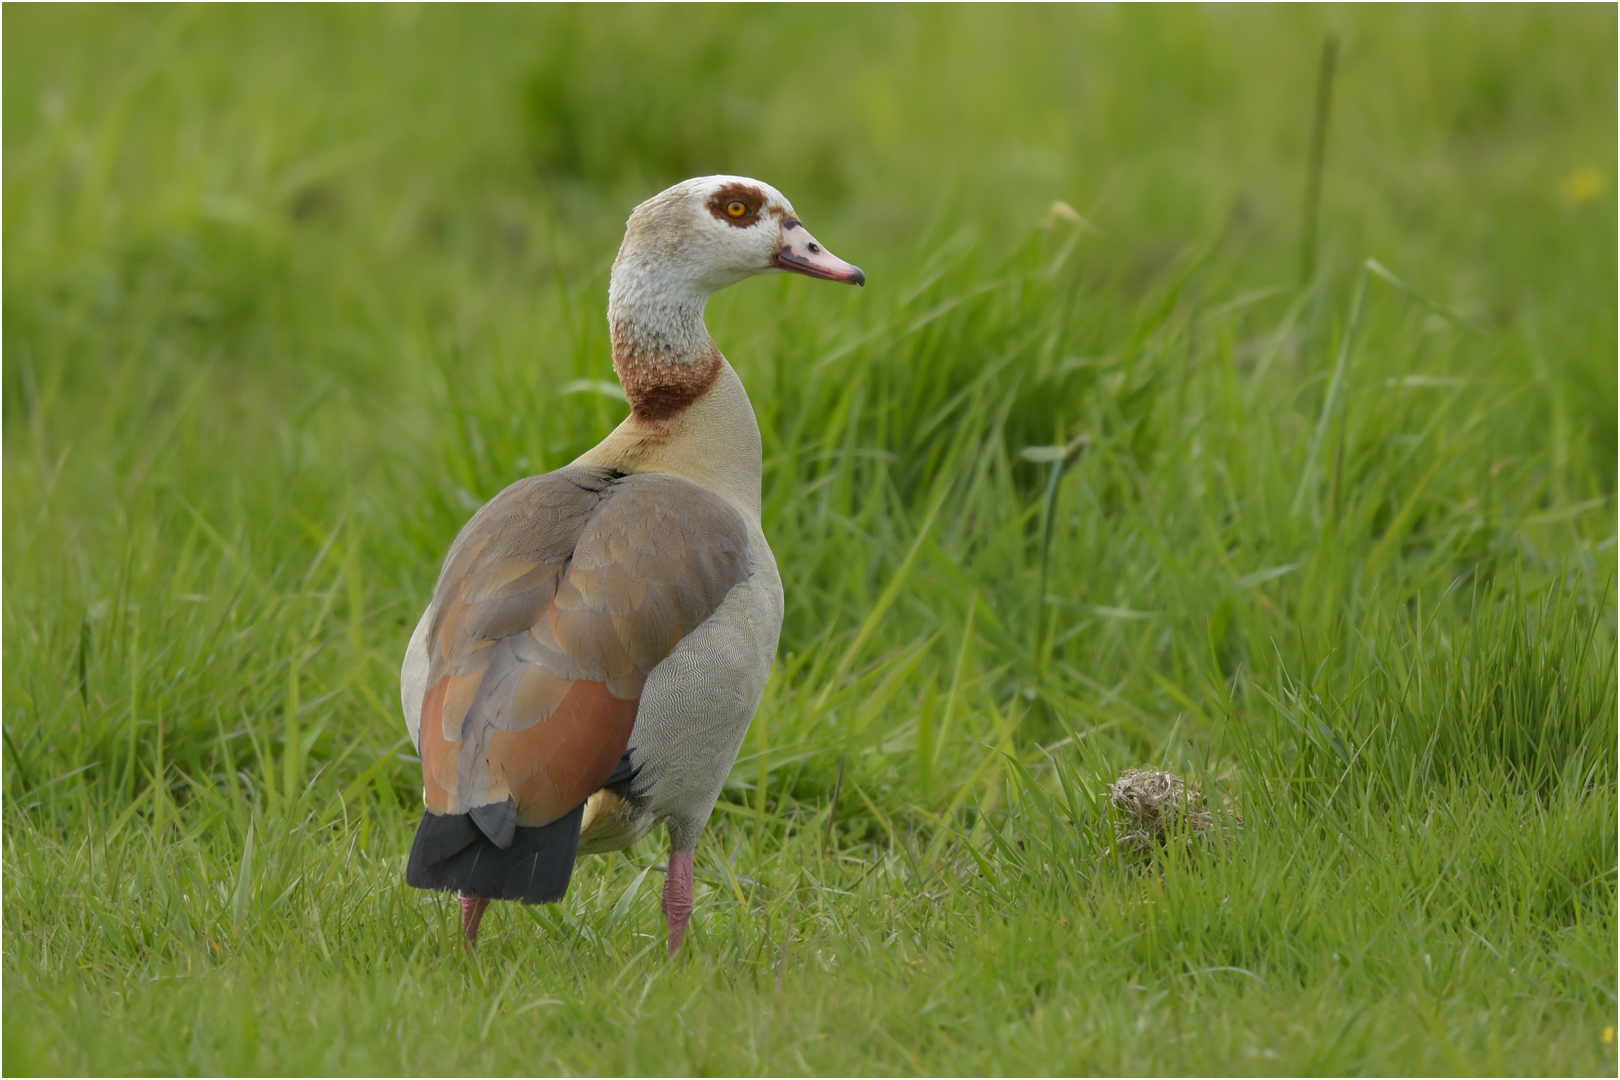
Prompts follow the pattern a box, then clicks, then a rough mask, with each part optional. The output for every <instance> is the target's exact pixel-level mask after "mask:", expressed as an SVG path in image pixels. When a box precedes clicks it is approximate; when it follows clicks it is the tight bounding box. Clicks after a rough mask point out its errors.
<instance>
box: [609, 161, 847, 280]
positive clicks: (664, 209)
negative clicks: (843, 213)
mask: <svg viewBox="0 0 1620 1080" xmlns="http://www.w3.org/2000/svg"><path fill="white" fill-rule="evenodd" d="M783 272H786V273H793V274H805V275H807V276H809V277H815V278H822V279H824V280H827V281H839V282H847V283H849V284H853V285H864V284H865V283H866V275H865V274H863V273H862V272H861V269H860V267H858V266H853V265H851V264H849V263H847V262H845V261H844V260H843V259H840V258H839V257H838V256H836V255H834V254H833V253H832V252H830V251H828V250H827V249H826V248H825V247H823V246H822V245H821V244H820V243H819V242H818V241H817V240H816V238H815V237H814V236H811V235H810V232H809V230H808V229H806V228H805V227H804V224H803V223H802V222H800V220H799V215H798V214H797V213H795V212H794V210H793V204H792V203H790V202H788V200H787V196H785V195H783V194H782V193H781V192H780V191H777V190H776V189H775V188H773V187H772V186H771V185H769V184H767V183H764V182H763V181H760V180H753V179H750V178H748V177H746V176H702V177H697V178H696V179H692V180H685V181H682V182H681V183H679V184H676V185H675V186H674V187H671V188H668V189H666V190H664V191H661V192H659V193H658V194H657V195H654V196H653V197H652V198H650V199H648V200H647V201H646V202H644V203H642V204H641V205H640V206H638V207H636V208H635V210H634V211H633V212H632V213H631V214H630V221H629V223H628V224H627V225H626V227H625V234H624V244H623V246H621V247H620V249H619V257H618V258H617V259H616V260H614V263H613V278H612V284H611V285H610V287H609V305H610V308H621V309H622V308H623V307H624V306H625V305H626V304H632V305H636V306H640V305H642V304H650V305H652V306H657V307H664V306H666V305H669V306H684V305H685V303H686V302H690V301H693V300H696V301H698V302H699V303H701V302H702V301H703V300H706V299H707V298H708V297H709V295H711V294H712V293H714V292H716V291H717V290H720V289H723V288H725V287H726V286H728V285H735V284H736V283H737V282H739V281H742V280H743V279H744V278H749V277H753V276H754V275H756V274H772V273H783Z"/></svg>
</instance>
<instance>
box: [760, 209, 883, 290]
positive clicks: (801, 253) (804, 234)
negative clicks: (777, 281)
mask: <svg viewBox="0 0 1620 1080" xmlns="http://www.w3.org/2000/svg"><path fill="white" fill-rule="evenodd" d="M776 266H777V269H779V270H786V271H788V272H790V273H794V274H804V275H806V276H807V277H813V278H822V279H823V280H826V281H842V282H846V283H848V284H852V285H865V284H866V275H865V274H863V273H862V272H861V268H860V267H858V266H853V265H851V264H849V263H847V262H845V261H844V260H843V259H840V258H839V257H838V256H836V255H834V254H833V253H832V252H830V251H828V250H827V249H826V248H824V247H822V246H821V245H820V244H819V243H817V242H816V238H815V237H813V236H811V235H810V232H809V230H807V229H806V228H805V227H804V226H803V225H801V224H799V219H798V218H788V219H787V220H786V221H784V222H782V247H781V249H780V250H779V251H777V253H776Z"/></svg>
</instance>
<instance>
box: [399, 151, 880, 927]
mask: <svg viewBox="0 0 1620 1080" xmlns="http://www.w3.org/2000/svg"><path fill="white" fill-rule="evenodd" d="M784 270H785V271H791V272H793V273H798V274H807V275H809V276H810V277H817V278H824V279H826V280H828V281H842V282H851V283H853V284H856V285H863V284H865V282H866V275H864V274H863V273H861V271H860V269H859V268H858V267H855V266H851V265H850V264H849V263H847V262H844V261H843V260H842V259H839V258H837V257H835V256H834V255H833V254H832V253H831V252H829V251H827V250H826V249H825V248H823V247H822V246H821V245H820V244H818V243H817V242H816V240H815V238H814V237H812V236H811V235H810V234H809V233H808V232H807V231H806V230H805V228H804V226H803V225H801V224H800V223H799V219H798V216H797V215H796V214H795V213H794V212H793V206H792V205H791V204H790V203H789V202H788V201H787V199H786V198H784V197H783V196H782V194H781V193H780V192H778V191H777V190H776V189H775V188H773V187H771V186H770V185H769V184H763V183H761V182H759V181H758V180H750V179H747V178H745V177H739V176H707V177H702V178H699V179H695V180H687V181H685V182H684V183H680V184H676V185H675V186H674V187H672V188H670V189H669V190H667V191H664V192H662V193H660V194H658V195H655V196H653V197H652V198H651V199H648V200H647V201H646V202H644V203H642V204H641V205H640V206H638V207H636V208H635V211H634V212H633V213H631V215H630V220H629V223H628V224H627V226H626V228H625V234H624V243H623V245H622V246H621V247H620V248H619V256H618V258H617V259H615V260H614V263H613V274H612V279H611V282H610V284H609V286H608V325H609V329H610V335H611V340H612V343H613V369H614V371H615V372H617V373H618V376H619V381H620V382H621V383H623V384H624V393H625V397H626V398H627V399H628V400H629V403H630V409H631V411H630V415H629V416H628V417H627V418H626V419H625V421H624V422H623V423H622V424H620V425H619V426H618V427H617V428H615V429H614V431H613V432H612V434H610V435H609V436H608V437H607V438H606V439H603V440H602V442H601V443H599V444H598V445H597V446H596V447H595V448H594V449H592V450H590V451H588V452H587V453H585V454H584V455H582V456H581V457H579V458H578V459H577V460H575V461H574V462H573V463H572V464H570V465H567V466H565V467H563V468H561V469H558V470H557V471H556V472H551V473H547V474H546V475H544V476H531V477H529V478H528V479H526V480H519V481H518V482H517V483H515V484H513V485H512V486H510V487H508V488H507V489H506V490H505V491H503V492H501V493H500V494H499V495H497V496H495V498H493V499H491V500H490V501H489V502H488V503H487V504H485V506H484V508H483V509H481V510H479V511H478V513H476V514H474V515H473V518H472V520H471V521H469V522H468V523H467V524H466V526H465V527H464V528H463V529H462V530H461V535H459V536H457V537H456V541H455V543H454V544H452V545H451V546H450V553H449V555H447V556H446V557H445V561H444V569H443V570H442V571H441V572H440V574H439V583H438V585H437V586H436V587H435V588H434V590H433V600H432V602H431V603H429V604H428V607H427V610H426V611H425V612H423V613H422V618H421V621H420V622H418V623H417V625H416V631H415V632H414V633H413V634H412V635H411V641H410V645H409V646H408V647H407V648H406V651H405V663H404V667H403V668H402V669H401V671H400V697H401V700H402V703H403V705H404V710H405V721H406V725H407V726H408V727H409V729H410V733H411V741H412V742H413V743H415V744H416V748H417V751H418V753H419V754H420V755H421V758H422V797H423V801H424V803H425V804H426V806H427V809H426V812H425V813H423V815H422V823H421V825H420V826H419V827H418V828H417V831H416V840H415V843H414V844H413V845H412V847H411V855H410V861H409V864H408V865H407V868H406V871H405V880H406V881H407V882H408V883H409V884H411V885H414V886H416V887H417V888H420V889H442V890H452V889H453V890H455V891H456V892H458V893H459V894H460V897H461V907H462V930H463V932H464V934H465V935H466V938H467V941H468V942H469V943H476V942H477V939H478V924H479V920H480V919H481V918H482V917H483V913H484V909H485V907H487V906H488V904H489V901H490V900H491V899H497V900H520V901H522V902H524V903H528V904H540V903H552V902H555V901H558V900H561V899H562V898H563V896H564V894H565V893H566V892H567V891H568V881H569V878H570V877H571V875H572V874H573V866H574V859H575V856H576V854H577V853H581V852H601V851H614V850H617V849H619V848H623V847H627V846H628V845H630V844H633V843H635V842H636V841H637V840H639V839H640V838H641V837H643V836H645V835H646V834H647V832H648V831H649V830H650V829H652V828H653V826H654V825H656V824H658V823H659V822H663V823H664V824H665V825H666V826H668V829H669V848H670V852H669V867H668V873H667V876H666V878H665V881H664V896H663V910H664V916H665V920H666V922H667V924H668V930H669V939H668V946H669V952H670V954H671V955H673V954H674V953H675V952H676V950H678V949H679V948H680V946H681V940H682V938H683V937H684V936H685V933H686V924H687V920H688V919H689V918H690V916H691V913H692V856H693V852H694V851H695V849H696V846H697V841H698V836H699V835H700V834H702V832H703V829H704V826H705V825H707V824H708V820H709V815H710V814H712V813H713V812H714V804H715V800H716V799H717V798H719V795H720V787H721V785H722V784H723V783H724V782H725V779H726V774H727V773H728V772H729V771H730V769H731V764H732V762H733V760H735V758H736V756H737V748H738V747H739V746H740V745H741V743H742V739H743V735H744V734H745V733H746V732H747V730H748V724H749V722H750V721H751V720H752V719H753V716H754V710H755V709H756V708H758V706H759V699H760V695H761V694H762V693H763V691H764V689H765V679H766V676H767V675H768V674H769V673H770V670H771V663H772V661H773V659H774V658H775V655H776V643H777V637H778V635H779V634H780V633H781V629H782V579H781V577H780V576H779V575H778V574H777V571H776V560H775V559H774V558H773V557H772V555H771V549H770V546H769V545H768V544H767V543H766V542H765V534H764V532H763V531H761V528H760V499H761V496H760V471H761V461H760V435H759V424H758V422H757V421H756V420H755V419H754V410H753V407H752V406H751V405H750V404H749V401H748V394H747V392H746V391H745V390H744V389H743V385H742V382H741V381H740V380H739V379H738V378H737V374H736V372H734V371H733V370H732V369H731V365H730V364H728V363H726V359H725V357H724V356H722V355H721V354H720V350H719V349H718V348H717V347H716V346H715V344H714V340H713V339H712V338H711V337H710V336H709V332H708V330H707V329H706V328H705V326H704V323H703V309H704V306H705V304H706V303H707V302H708V299H709V296H710V295H711V294H712V293H714V292H715V291H716V290H718V289H723V288H725V287H726V286H727V285H733V284H735V283H737V282H739V281H741V280H743V279H744V278H747V277H752V276H753V275H755V274H769V273H775V272H777V271H784Z"/></svg>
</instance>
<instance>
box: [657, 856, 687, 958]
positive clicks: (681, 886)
mask: <svg viewBox="0 0 1620 1080" xmlns="http://www.w3.org/2000/svg"><path fill="white" fill-rule="evenodd" d="M674 848H675V846H674V845H673V844H671V845H670V852H669V873H668V874H667V875H666V876H665V878H664V904H663V908H664V921H665V922H666V923H668V924H669V955H671V956H674V955H675V954H676V953H677V952H679V951H680V949H681V941H682V940H683V939H684V938H685V937H686V923H687V920H688V919H690V918H691V917H692V852H690V851H676V850H675V849H674Z"/></svg>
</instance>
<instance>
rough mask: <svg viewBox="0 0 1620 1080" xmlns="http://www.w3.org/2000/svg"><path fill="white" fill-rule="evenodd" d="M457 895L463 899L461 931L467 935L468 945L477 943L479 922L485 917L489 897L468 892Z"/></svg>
mask: <svg viewBox="0 0 1620 1080" xmlns="http://www.w3.org/2000/svg"><path fill="white" fill-rule="evenodd" d="M456 895H457V896H458V897H459V898H460V899H461V932H462V933H463V934H466V935H467V944H468V945H477V944H478V923H479V921H480V920H482V919H483V917H484V909H485V908H487V907H489V897H487V896H469V895H468V894H467V893H457V894H456Z"/></svg>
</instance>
